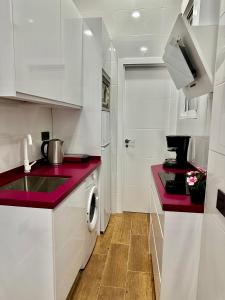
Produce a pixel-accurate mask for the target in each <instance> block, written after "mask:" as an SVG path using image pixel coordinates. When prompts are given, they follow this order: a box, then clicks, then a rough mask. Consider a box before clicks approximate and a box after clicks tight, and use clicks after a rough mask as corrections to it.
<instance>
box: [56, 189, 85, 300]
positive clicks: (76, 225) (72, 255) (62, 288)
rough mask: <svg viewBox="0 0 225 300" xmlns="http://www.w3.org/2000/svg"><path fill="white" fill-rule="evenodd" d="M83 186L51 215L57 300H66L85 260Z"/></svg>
mask: <svg viewBox="0 0 225 300" xmlns="http://www.w3.org/2000/svg"><path fill="white" fill-rule="evenodd" d="M85 221H86V215H85V184H81V185H80V186H79V187H78V188H76V190H75V191H74V192H72V193H71V194H70V195H69V196H68V197H67V198H66V199H65V200H64V201H63V202H62V203H61V204H59V205H58V206H57V208H56V209H54V212H53V226H54V227H53V228H54V229H53V230H54V257H55V279H56V281H55V286H56V300H64V299H66V297H67V295H68V293H69V291H70V289H71V287H72V285H73V282H74V280H75V278H76V275H77V274H78V272H79V270H80V268H81V266H82V263H83V259H84V242H85V233H84V229H86V223H85Z"/></svg>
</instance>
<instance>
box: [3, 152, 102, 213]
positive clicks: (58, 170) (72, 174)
mask: <svg viewBox="0 0 225 300" xmlns="http://www.w3.org/2000/svg"><path fill="white" fill-rule="evenodd" d="M100 164H101V159H100V157H91V158H90V159H89V160H88V161H87V162H70V161H69V160H68V159H66V161H64V163H63V164H62V165H59V166H51V165H46V164H43V163H39V164H38V165H34V166H33V167H32V171H31V173H29V174H28V175H29V176H60V177H68V179H67V180H66V181H65V182H64V183H63V184H61V185H60V186H58V187H57V188H56V189H55V190H54V191H52V192H25V191H7V190H0V205H9V206H23V207H36V208H50V209H52V208H55V207H56V206H57V205H58V204H59V203H60V202H61V201H62V200H64V199H65V197H66V196H67V195H68V194H69V193H70V192H71V191H72V190H73V189H75V188H76V187H77V186H78V185H79V184H80V183H81V182H82V181H83V180H84V179H85V178H86V177H87V176H88V175H90V173H91V172H92V171H94V170H95V169H96V168H98V167H99V165H100ZM24 175H25V174H24V172H23V168H22V167H19V168H17V169H13V170H11V171H7V172H4V173H1V174H0V185H1V186H3V185H5V184H7V183H9V182H11V181H14V180H16V179H19V178H21V177H23V176H24Z"/></svg>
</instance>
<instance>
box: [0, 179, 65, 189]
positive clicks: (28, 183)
mask: <svg viewBox="0 0 225 300" xmlns="http://www.w3.org/2000/svg"><path fill="white" fill-rule="evenodd" d="M67 179H68V177H42V176H24V177H22V178H19V179H17V180H15V181H12V182H10V183H8V184H6V185H3V186H1V187H0V190H14V191H26V192H52V191H53V190H54V189H56V188H57V187H58V186H59V185H61V184H63V183H64V182H65V181H66V180H67Z"/></svg>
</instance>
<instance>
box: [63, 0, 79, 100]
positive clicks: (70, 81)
mask: <svg viewBox="0 0 225 300" xmlns="http://www.w3.org/2000/svg"><path fill="white" fill-rule="evenodd" d="M61 26H62V27H61V29H62V51H63V53H62V54H63V66H64V68H63V78H62V80H63V85H62V101H64V102H68V103H71V104H75V105H82V67H83V65H82V44H83V38H82V37H83V22H82V18H81V17H80V14H79V12H78V10H77V8H76V6H75V5H74V2H73V0H61Z"/></svg>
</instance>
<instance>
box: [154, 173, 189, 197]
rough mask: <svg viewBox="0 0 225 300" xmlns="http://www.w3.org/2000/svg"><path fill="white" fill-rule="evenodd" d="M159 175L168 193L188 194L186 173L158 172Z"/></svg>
mask: <svg viewBox="0 0 225 300" xmlns="http://www.w3.org/2000/svg"><path fill="white" fill-rule="evenodd" d="M159 177H160V179H161V181H162V184H163V186H164V188H165V191H166V192H167V193H168V194H181V195H189V189H188V185H187V183H186V174H182V173H181V174H180V173H159Z"/></svg>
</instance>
